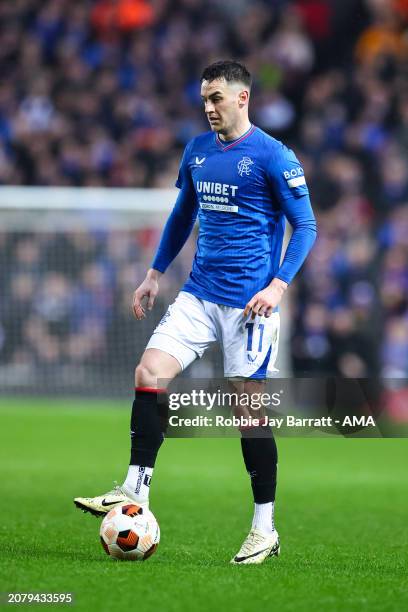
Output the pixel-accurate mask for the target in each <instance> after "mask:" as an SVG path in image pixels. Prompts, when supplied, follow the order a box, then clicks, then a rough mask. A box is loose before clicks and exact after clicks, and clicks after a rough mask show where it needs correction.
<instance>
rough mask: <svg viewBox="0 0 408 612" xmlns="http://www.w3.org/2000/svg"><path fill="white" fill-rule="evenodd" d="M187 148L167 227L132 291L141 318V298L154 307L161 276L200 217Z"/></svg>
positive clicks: (134, 311)
mask: <svg viewBox="0 0 408 612" xmlns="http://www.w3.org/2000/svg"><path fill="white" fill-rule="evenodd" d="M188 149H189V147H188V146H187V147H186V150H185V153H184V156H183V160H182V162H181V166H180V172H179V176H178V179H177V182H176V186H177V187H179V188H180V192H179V195H178V198H177V200H176V203H175V205H174V208H173V210H172V212H171V214H170V216H169V218H168V219H167V223H166V225H165V227H164V230H163V234H162V236H161V240H160V243H159V247H158V249H157V252H156V256H155V258H154V260H153V263H152V267H151V268H150V269H149V270H148V272H147V274H146V278H145V279H144V281H143V282H142V284H141V285H140V286H139V287H138V288H137V289H136V291H135V292H134V294H133V303H132V310H133V313H134V315H135V317H136V319H139V320H140V319H143V318H144V317H145V309H144V307H143V305H142V301H143V300H145V299H146V300H147V309H148V310H151V309H152V308H153V304H154V301H155V299H156V296H157V294H158V292H159V279H160V277H161V275H162V274H164V272H165V271H166V270H167V268H168V267H169V265H170V264H171V262H172V261H173V260H174V259H175V258H176V257H177V255H178V254H179V252H180V251H181V249H182V248H183V246H184V245H185V243H186V241H187V239H188V237H189V235H190V234H191V230H192V229H193V226H194V223H195V220H196V218H197V213H198V203H197V198H196V194H195V191H194V186H193V183H192V180H191V175H190V173H189V170H188V167H187V163H186V161H187V159H188Z"/></svg>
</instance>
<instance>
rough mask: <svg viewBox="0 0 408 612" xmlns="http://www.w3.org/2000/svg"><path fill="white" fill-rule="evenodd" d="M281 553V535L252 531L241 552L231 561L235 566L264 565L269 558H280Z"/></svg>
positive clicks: (274, 532)
mask: <svg viewBox="0 0 408 612" xmlns="http://www.w3.org/2000/svg"><path fill="white" fill-rule="evenodd" d="M279 553H280V543H279V535H278V532H277V531H276V530H274V531H273V532H272V533H271V534H266V533H263V532H262V531H259V530H258V529H251V531H250V532H249V534H248V536H247V537H246V539H245V540H244V543H243V544H242V546H241V548H240V549H239V552H238V553H237V554H236V555H235V557H234V558H233V559H231V563H233V564H234V565H249V564H250V563H263V561H265V559H267V558H268V557H273V556H276V557H278V556H279Z"/></svg>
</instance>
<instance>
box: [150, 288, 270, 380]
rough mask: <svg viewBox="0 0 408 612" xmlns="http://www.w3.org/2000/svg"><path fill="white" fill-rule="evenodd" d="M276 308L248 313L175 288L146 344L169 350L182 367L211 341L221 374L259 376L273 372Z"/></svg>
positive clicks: (246, 376) (201, 351)
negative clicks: (176, 291)
mask: <svg viewBox="0 0 408 612" xmlns="http://www.w3.org/2000/svg"><path fill="white" fill-rule="evenodd" d="M279 326H280V320H279V313H278V312H274V313H273V314H272V315H271V316H270V317H261V316H256V317H255V319H254V320H252V319H251V316H250V315H249V316H248V317H246V318H245V319H244V317H243V309H241V308H231V307H230V306H223V305H220V304H213V303H212V302H207V301H206V300H200V299H199V298H197V297H195V296H194V295H192V294H191V293H187V292H185V291H181V292H180V293H179V294H178V296H177V298H176V300H175V301H174V303H173V304H171V305H170V306H169V308H168V310H167V312H166V314H165V315H164V316H163V318H162V320H161V321H160V323H159V324H158V326H157V327H156V329H155V330H154V332H153V335H152V337H151V338H150V340H149V343H148V345H147V347H146V348H148V349H149V348H155V349H160V350H161V351H164V352H166V353H168V354H169V355H172V356H173V357H175V358H176V359H177V361H178V362H179V363H180V366H181V369H182V370H185V369H186V368H187V367H188V366H189V365H190V364H191V363H192V362H193V361H194V360H195V359H197V357H202V355H203V354H204V351H205V350H206V349H207V348H208V346H209V345H210V344H211V343H212V342H216V341H218V342H219V343H220V345H221V348H222V352H223V356H224V376H225V377H226V378H233V377H243V378H253V379H260V380H262V379H265V378H268V377H272V376H274V375H276V373H277V372H278V370H277V369H276V368H275V362H276V357H277V354H278V343H279Z"/></svg>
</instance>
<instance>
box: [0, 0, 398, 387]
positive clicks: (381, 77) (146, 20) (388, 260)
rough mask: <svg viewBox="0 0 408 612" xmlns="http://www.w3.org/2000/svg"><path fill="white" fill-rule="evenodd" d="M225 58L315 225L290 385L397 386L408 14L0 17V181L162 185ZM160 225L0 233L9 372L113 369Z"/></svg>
mask: <svg viewBox="0 0 408 612" xmlns="http://www.w3.org/2000/svg"><path fill="white" fill-rule="evenodd" d="M232 57H233V58H236V59H239V60H241V61H243V62H245V63H246V64H247V65H248V67H249V69H250V70H251V72H252V73H253V75H254V87H253V92H252V102H251V105H252V106H251V118H252V120H253V122H254V123H255V124H256V125H258V126H259V127H261V128H263V129H264V130H266V131H268V132H269V133H270V134H272V135H273V136H275V137H277V138H279V139H282V140H284V142H285V143H287V144H289V145H290V146H292V147H293V148H294V149H295V151H296V153H297V155H298V156H299V158H300V159H301V161H302V163H303V166H304V169H305V173H306V176H307V178H308V183H309V187H310V191H311V196H312V201H313V205H314V208H315V211H316V215H317V218H318V228H319V238H318V241H317V243H316V245H315V247H314V250H313V252H312V254H311V255H310V257H309V258H308V260H307V263H306V265H305V267H304V269H303V274H302V275H301V276H300V277H299V279H298V280H296V282H295V283H294V287H293V289H292V295H293V297H294V299H293V300H292V304H293V306H292V312H291V314H290V317H291V324H292V335H293V337H292V353H293V366H294V370H295V372H297V373H298V374H306V373H333V374H340V375H344V376H351V377H364V376H368V375H377V374H382V375H384V376H390V377H394V376H407V375H408V300H407V295H408V294H407V291H408V265H407V263H408V262H407V260H408V172H407V170H408V81H407V78H406V77H407V67H408V62H407V59H408V1H407V0H94V1H91V0H83V1H78V2H69V0H48V1H44V0H14V1H13V2H2V3H0V65H1V70H2V75H3V77H5V78H3V79H2V80H1V82H0V184H13V185H41V186H53V185H62V186H108V187H109V186H114V187H169V186H172V185H173V184H174V180H175V177H176V175H177V167H178V163H179V160H180V156H181V153H182V150H183V147H184V145H185V144H186V142H187V141H188V140H189V139H190V138H192V137H193V136H195V135H196V134H198V133H200V132H201V131H203V130H207V129H208V127H207V124H206V120H205V117H204V116H203V110H202V107H201V102H200V98H199V85H198V79H199V76H200V72H201V70H202V68H203V67H204V66H205V65H207V64H208V63H210V62H212V61H215V60H217V59H222V58H232ZM156 230H157V228H153V229H152V230H151V231H150V232H149V231H146V232H131V231H129V232H124V233H121V234H119V238H118V235H117V234H116V233H113V234H112V235H111V236H109V235H105V236H98V235H95V234H94V233H92V232H90V233H87V232H82V233H81V232H75V233H73V234H68V233H66V234H64V233H62V234H59V235H58V237H56V236H54V237H53V236H52V235H51V234H49V235H48V234H21V235H20V236H18V235H12V236H8V235H7V234H4V235H3V236H1V237H0V262H1V263H0V281H1V283H2V300H1V304H0V361H1V363H3V364H7V363H20V362H21V363H25V361H27V360H28V362H29V361H30V360H37V361H38V360H39V361H44V362H45V363H50V364H52V363H70V362H77V363H86V362H87V361H89V362H91V361H93V362H94V363H95V359H101V360H105V363H107V364H112V363H113V361H114V360H115V359H119V361H120V359H121V357H120V355H119V354H118V348H116V349H115V348H114V347H115V346H116V347H120V346H121V342H120V341H119V340H120V338H121V337H122V336H121V334H122V335H123V341H125V340H126V336H127V334H129V333H133V334H134V333H135V332H134V331H133V332H130V327H129V326H130V325H133V323H132V321H131V319H130V317H129V308H128V302H129V296H130V295H131V293H132V292H133V290H134V288H135V286H137V284H138V282H139V281H140V279H141V278H142V276H143V272H144V269H145V267H146V265H148V264H149V257H150V255H151V251H152V249H153V247H154V244H156V242H157V239H158V237H157V231H156ZM189 254H191V253H190V251H189ZM6 262H8V264H7V265H6ZM181 276H182V273H180V270H179V269H178V268H177V264H176V265H175V266H174V267H173V268H172V270H171V271H170V274H169V277H168V278H169V280H167V281H165V283H166V284H165V287H164V290H163V293H162V299H163V304H164V303H165V302H166V301H168V299H169V298H170V297H171V294H172V291H173V287H175V286H176V285H177V283H178V282H179V281H180V278H181ZM132 329H134V327H132ZM143 329H145V328H143ZM138 333H141V334H142V335H144V333H145V332H140V331H139V332H138ZM145 335H146V336H147V335H148V330H147V328H146V334H145ZM115 339H116V341H115ZM140 341H141V342H143V341H144V337H143V338H141V339H140ZM119 352H120V351H119ZM121 363H122V361H120V364H121Z"/></svg>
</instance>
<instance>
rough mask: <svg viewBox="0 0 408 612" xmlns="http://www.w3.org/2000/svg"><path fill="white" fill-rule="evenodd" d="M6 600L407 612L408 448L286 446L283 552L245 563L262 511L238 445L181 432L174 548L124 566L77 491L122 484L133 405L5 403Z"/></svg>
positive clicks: (166, 489) (161, 487) (1, 449)
mask: <svg viewBox="0 0 408 612" xmlns="http://www.w3.org/2000/svg"><path fill="white" fill-rule="evenodd" d="M0 419H1V443H0V453H1V462H0V465H1V485H2V486H1V498H2V499H1V522H0V536H1V540H0V541H1V554H0V591H2V592H8V591H14V592H17V591H18V592H54V593H56V592H68V591H72V592H73V593H74V597H75V606H74V609H77V610H89V609H99V610H119V609H121V610H127V609H129V610H138V611H139V610H140V611H143V612H145V611H150V610H155V611H157V610H166V611H172V610H182V611H186V612H187V611H190V610H194V611H196V610H197V611H201V610H203V611H204V610H205V611H207V610H209V609H222V610H225V609H228V610H231V611H234V612H235V611H241V610H242V611H245V612H246V611H252V610H258V609H262V610H275V611H277V612H281V611H289V610H290V611H294V612H298V611H303V610H308V611H309V610H312V611H313V612H316V611H320V610H322V611H325V612H327V611H330V612H331V611H337V610H342V611H343V610H344V611H345V612H346V611H347V612H350V611H354V610H355V611H359V612H360V611H362V610H367V611H369V612H372V611H373V610H381V612H384V611H387V610H396V611H397V610H398V611H399V610H404V609H405V610H406V609H408V594H407V588H406V586H407V582H406V578H407V525H408V522H407V518H408V509H407V506H408V504H407V499H408V493H407V491H408V488H407V484H408V472H407V441H406V440H397V439H389V440H384V439H342V438H324V439H321V438H308V439H300V438H296V439H295V438H291V439H289V438H280V439H278V448H279V455H280V464H279V483H278V496H277V507H276V522H277V527H278V529H279V532H280V535H281V541H282V552H281V557H280V558H279V559H270V560H269V561H267V562H266V563H265V564H264V565H262V566H247V567H245V566H244V567H234V566H230V565H229V560H230V558H231V556H232V555H233V554H234V553H235V552H236V551H237V549H238V548H239V546H240V544H241V542H242V540H243V538H244V537H245V535H246V533H247V531H248V528H249V525H250V519H251V514H252V502H251V497H250V487H249V481H248V477H247V475H246V473H245V470H244V467H243V463H242V460H241V455H240V448H239V440H238V439H226V440H223V439H221V440H220V439H197V440H191V439H190V440H186V439H180V440H175V439H169V440H167V441H166V443H165V445H164V446H163V447H162V450H161V453H160V456H159V460H158V463H157V465H156V471H155V474H154V477H153V481H152V493H151V508H152V510H153V512H154V513H155V514H156V516H157V518H158V520H159V523H160V526H161V542H160V546H159V549H158V551H157V553H156V554H155V555H153V557H152V558H151V559H149V560H148V561H146V562H145V563H136V562H135V563H131V562H128V563H126V562H117V561H116V562H115V561H113V560H112V559H110V558H108V557H107V556H106V554H105V553H104V551H103V549H102V547H101V545H100V543H99V535H98V530H99V524H100V519H96V518H94V517H92V516H90V515H89V514H82V513H81V512H80V511H79V510H77V509H76V508H75V507H74V505H73V503H72V498H73V497H74V496H77V495H94V494H101V493H103V492H104V491H106V490H108V489H109V488H111V485H112V482H113V481H114V480H115V479H116V480H118V481H121V480H122V479H123V476H124V473H125V470H126V466H127V462H128V421H129V410H128V408H127V407H126V408H125V406H124V405H123V404H122V403H115V402H108V401H104V402H96V401H87V400H77V401H75V402H74V401H72V402H68V401H61V400H55V401H52V400H37V401H30V400H26V399H20V400H16V399H14V400H9V401H7V400H4V399H3V400H1V402H0Z"/></svg>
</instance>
